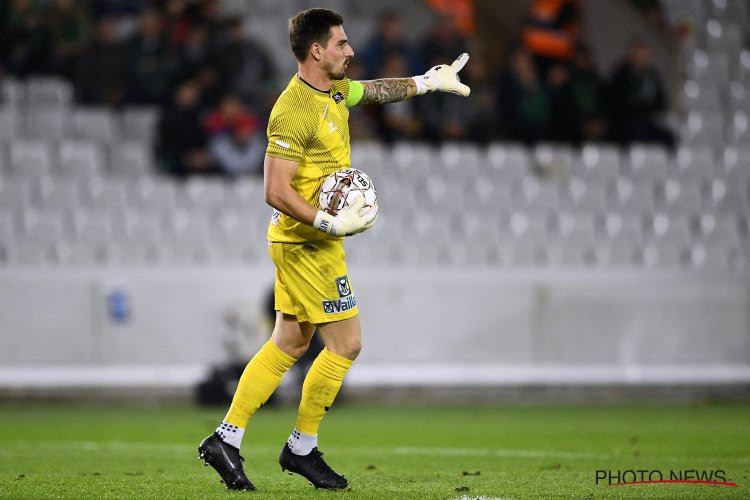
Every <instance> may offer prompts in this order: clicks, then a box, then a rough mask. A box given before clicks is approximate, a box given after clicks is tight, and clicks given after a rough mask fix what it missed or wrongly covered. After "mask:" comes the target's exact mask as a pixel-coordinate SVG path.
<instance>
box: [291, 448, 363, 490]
mask: <svg viewBox="0 0 750 500" xmlns="http://www.w3.org/2000/svg"><path fill="white" fill-rule="evenodd" d="M279 464H280V465H281V470H282V471H285V470H288V471H289V473H290V474H291V473H292V472H296V473H297V474H299V475H300V476H303V477H305V478H306V479H307V480H308V481H310V482H311V483H312V484H313V486H315V487H316V488H326V489H341V488H346V487H347V486H348V485H349V482H348V481H347V480H346V478H345V477H344V476H342V475H340V474H337V473H336V472H335V471H334V470H333V469H331V468H330V467H329V466H328V464H327V463H325V461H324V460H323V453H321V452H320V451H318V448H317V447H315V448H313V449H312V451H311V452H310V453H308V454H307V455H295V454H294V453H292V450H290V449H289V444H284V448H283V449H282V450H281V454H280V455H279Z"/></svg>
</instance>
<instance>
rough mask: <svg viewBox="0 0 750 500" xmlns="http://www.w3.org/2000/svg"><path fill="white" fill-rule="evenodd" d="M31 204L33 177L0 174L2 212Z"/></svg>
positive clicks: (0, 209) (0, 208) (0, 210)
mask: <svg viewBox="0 0 750 500" xmlns="http://www.w3.org/2000/svg"><path fill="white" fill-rule="evenodd" d="M30 204H31V179H29V178H26V177H20V178H19V177H15V176H14V177H10V176H7V177H6V176H0V212H6V211H8V212H9V211H11V210H21V209H23V208H25V207H27V206H29V205H30Z"/></svg>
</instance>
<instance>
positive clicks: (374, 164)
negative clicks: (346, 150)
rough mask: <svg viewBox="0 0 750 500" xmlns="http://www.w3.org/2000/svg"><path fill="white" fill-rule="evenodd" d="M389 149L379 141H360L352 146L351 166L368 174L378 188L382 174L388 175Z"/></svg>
mask: <svg viewBox="0 0 750 500" xmlns="http://www.w3.org/2000/svg"><path fill="white" fill-rule="evenodd" d="M387 149H388V148H387V147H386V146H384V145H383V144H381V143H380V142H378V141H358V142H355V143H354V144H352V156H351V160H352V163H351V166H352V168H357V169H360V170H362V171H364V172H366V173H367V174H368V175H369V176H370V178H371V179H372V180H373V182H374V183H375V187H376V188H377V187H379V186H378V180H379V178H380V176H381V174H383V173H385V174H386V175H387V171H388V165H387V160H386V158H387V156H388V151H387Z"/></svg>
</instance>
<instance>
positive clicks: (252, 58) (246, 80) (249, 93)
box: [217, 18, 274, 110]
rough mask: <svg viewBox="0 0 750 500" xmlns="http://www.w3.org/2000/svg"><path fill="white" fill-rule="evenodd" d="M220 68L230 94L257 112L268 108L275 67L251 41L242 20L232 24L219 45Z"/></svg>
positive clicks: (237, 19) (258, 46) (264, 50)
mask: <svg viewBox="0 0 750 500" xmlns="http://www.w3.org/2000/svg"><path fill="white" fill-rule="evenodd" d="M217 64H218V67H219V70H220V72H221V74H222V78H224V79H225V80H226V81H227V82H229V85H228V87H229V90H231V91H232V92H234V93H235V94H237V95H239V96H240V97H241V98H242V100H243V101H244V102H247V103H249V104H250V105H251V106H253V107H254V108H255V109H259V110H261V109H264V108H265V106H266V101H267V100H268V99H269V94H270V93H271V89H270V86H271V85H272V84H273V77H274V68H273V63H272V61H271V57H270V56H269V55H268V52H267V51H266V49H265V48H263V47H262V46H261V45H260V44H258V43H257V42H256V41H255V40H253V39H252V38H251V37H250V35H249V34H248V32H247V26H246V25H245V23H244V22H243V20H242V19H241V18H235V19H232V20H231V21H230V22H229V24H228V26H227V30H226V34H225V36H224V39H223V40H221V41H220V42H219V49H218V50H217Z"/></svg>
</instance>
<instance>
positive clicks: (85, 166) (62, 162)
mask: <svg viewBox="0 0 750 500" xmlns="http://www.w3.org/2000/svg"><path fill="white" fill-rule="evenodd" d="M57 164H58V166H59V168H60V171H61V172H62V173H64V174H66V175H70V176H75V177H79V178H84V179H85V178H89V177H92V176H95V175H98V174H99V173H100V172H101V171H102V170H103V165H104V153H103V151H102V149H101V147H100V146H99V145H98V144H96V143H95V142H93V141H89V140H70V139H68V140H64V141H61V142H60V145H59V146H58V148H57Z"/></svg>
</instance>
